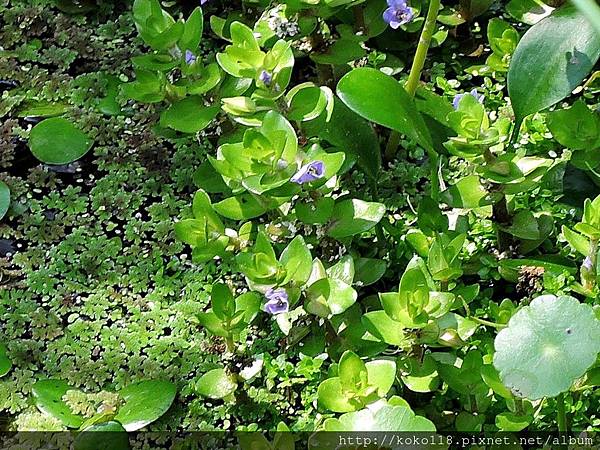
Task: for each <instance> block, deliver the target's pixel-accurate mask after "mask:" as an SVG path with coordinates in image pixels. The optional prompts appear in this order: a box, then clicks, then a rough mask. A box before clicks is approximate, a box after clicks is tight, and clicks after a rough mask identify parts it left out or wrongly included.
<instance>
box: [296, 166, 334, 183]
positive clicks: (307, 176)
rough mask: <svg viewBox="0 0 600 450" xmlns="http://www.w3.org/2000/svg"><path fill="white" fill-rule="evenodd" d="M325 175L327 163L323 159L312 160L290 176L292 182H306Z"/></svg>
mask: <svg viewBox="0 0 600 450" xmlns="http://www.w3.org/2000/svg"><path fill="white" fill-rule="evenodd" d="M324 176H325V163H323V161H311V162H309V163H308V164H305V165H303V166H302V167H300V170H298V172H296V174H295V175H294V176H293V177H292V178H290V181H291V182H292V183H298V184H304V183H310V182H311V181H315V180H318V179H319V178H323V177H324Z"/></svg>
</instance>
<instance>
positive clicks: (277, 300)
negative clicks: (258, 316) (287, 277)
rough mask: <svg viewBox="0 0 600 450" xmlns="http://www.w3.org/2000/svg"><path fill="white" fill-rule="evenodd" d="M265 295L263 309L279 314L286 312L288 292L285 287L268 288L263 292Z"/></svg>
mask: <svg viewBox="0 0 600 450" xmlns="http://www.w3.org/2000/svg"><path fill="white" fill-rule="evenodd" d="M265 297H266V299H267V300H268V301H267V303H265V311H266V312H268V313H269V314H273V315H275V314H281V313H284V312H288V310H289V308H290V305H289V302H288V294H287V291H286V290H285V289H282V288H279V289H269V290H268V291H267V292H266V293H265Z"/></svg>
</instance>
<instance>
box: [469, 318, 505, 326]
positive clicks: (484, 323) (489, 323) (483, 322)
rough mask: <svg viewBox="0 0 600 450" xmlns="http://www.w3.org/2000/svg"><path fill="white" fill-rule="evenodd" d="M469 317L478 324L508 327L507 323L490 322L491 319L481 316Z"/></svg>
mask: <svg viewBox="0 0 600 450" xmlns="http://www.w3.org/2000/svg"><path fill="white" fill-rule="evenodd" d="M469 319H470V320H472V321H473V322H477V323H478V324H481V325H485V326H488V327H494V328H506V325H504V324H503V323H496V322H490V321H489V320H485V319H480V318H479V317H469Z"/></svg>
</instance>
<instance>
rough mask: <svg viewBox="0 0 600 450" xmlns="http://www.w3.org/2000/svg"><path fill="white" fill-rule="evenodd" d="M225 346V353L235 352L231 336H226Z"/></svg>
mask: <svg viewBox="0 0 600 450" xmlns="http://www.w3.org/2000/svg"><path fill="white" fill-rule="evenodd" d="M225 345H226V346H227V351H228V352H229V353H233V352H234V350H235V343H234V342H233V336H227V337H226V338H225Z"/></svg>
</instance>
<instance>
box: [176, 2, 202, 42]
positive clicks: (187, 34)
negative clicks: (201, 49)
mask: <svg viewBox="0 0 600 450" xmlns="http://www.w3.org/2000/svg"><path fill="white" fill-rule="evenodd" d="M203 27H204V16H203V14H202V8H200V7H199V6H198V7H196V8H195V9H194V10H193V11H192V13H191V14H190V16H189V17H188V18H187V20H186V21H185V25H184V27H183V35H182V36H181V39H179V48H180V49H181V50H182V51H183V52H185V51H186V50H192V51H196V50H197V49H198V46H199V45H200V40H201V38H202V31H203Z"/></svg>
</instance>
